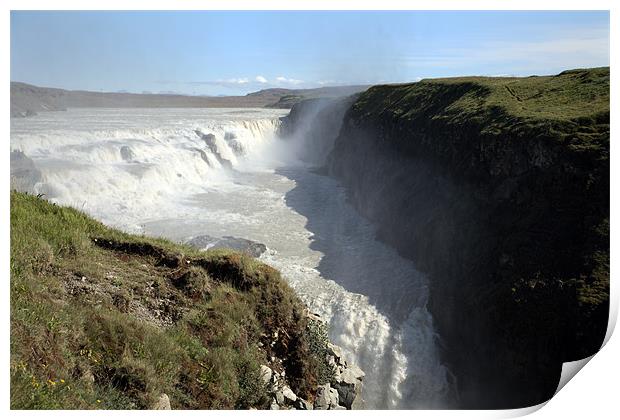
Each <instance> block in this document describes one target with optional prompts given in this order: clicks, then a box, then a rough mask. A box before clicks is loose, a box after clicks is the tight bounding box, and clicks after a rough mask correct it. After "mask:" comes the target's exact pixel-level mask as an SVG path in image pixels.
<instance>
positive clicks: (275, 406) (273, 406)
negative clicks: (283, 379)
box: [269, 398, 280, 410]
mask: <svg viewBox="0 0 620 420" xmlns="http://www.w3.org/2000/svg"><path fill="white" fill-rule="evenodd" d="M269 409H270V410H279V409H280V406H279V405H278V402H277V401H276V399H275V398H273V399H272V400H271V405H270V406H269Z"/></svg>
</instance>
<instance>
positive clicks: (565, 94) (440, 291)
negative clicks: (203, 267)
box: [285, 68, 609, 408]
mask: <svg viewBox="0 0 620 420" xmlns="http://www.w3.org/2000/svg"><path fill="white" fill-rule="evenodd" d="M349 101H350V102H352V105H351V106H350V107H349V108H348V109H347V110H346V113H345V114H344V117H343V119H342V121H341V123H340V124H334V123H333V121H331V120H332V119H334V118H335V116H338V115H337V113H334V112H329V111H327V112H325V111H323V117H322V118H326V119H327V121H328V122H327V123H325V124H322V122H321V121H322V119H321V118H320V117H317V115H319V114H320V111H316V109H314V108H316V107H311V106H310V107H309V106H307V105H306V108H307V109H306V110H304V109H303V108H302V107H303V103H302V104H301V105H298V106H297V108H298V109H297V110H296V109H295V107H294V108H293V110H292V111H291V117H290V119H291V121H290V122H294V121H297V124H296V126H298V127H300V126H302V125H303V124H301V123H300V121H304V118H303V117H302V116H300V115H298V114H303V113H304V111H305V112H306V113H307V114H308V115H312V118H311V119H312V120H313V121H314V122H313V123H312V125H314V126H318V127H333V126H335V125H337V126H339V127H338V130H337V131H332V132H330V133H324V132H323V133H322V135H323V137H322V140H321V141H322V142H324V143H326V144H328V145H329V147H331V146H332V143H333V149H332V150H331V153H330V154H329V156H328V158H327V163H326V165H325V169H326V170H327V172H328V173H329V174H330V175H331V176H334V177H336V178H338V179H339V180H341V182H342V183H343V185H344V186H345V187H346V188H347V191H348V194H349V198H350V200H351V202H352V203H353V204H354V205H355V206H356V208H357V209H358V210H359V211H360V212H361V213H362V214H363V215H364V216H366V217H367V218H369V219H370V220H371V221H372V222H374V224H375V225H376V227H377V235H378V237H379V238H380V239H381V240H382V241H384V242H386V243H388V244H390V245H391V246H394V247H395V248H396V249H397V250H398V251H399V253H401V255H403V256H405V257H407V258H410V259H411V260H413V261H414V262H415V263H416V265H417V266H418V268H419V269H420V270H422V271H424V272H425V273H427V274H428V275H429V277H430V283H431V285H430V287H431V293H430V295H431V298H430V303H429V309H430V310H431V312H432V313H433V316H434V319H435V323H436V325H437V327H438V329H439V334H440V336H441V339H440V340H441V345H442V348H443V350H444V359H445V361H446V363H448V365H449V366H450V368H451V370H452V371H453V373H454V374H455V375H456V377H457V381H458V388H459V389H458V391H459V402H458V404H459V406H460V407H463V408H516V407H524V406H529V405H534V404H538V403H540V402H543V401H545V400H547V399H548V398H550V397H551V396H552V395H553V393H554V391H555V389H556V386H557V383H558V380H559V375H560V371H561V367H562V363H563V362H564V361H570V360H576V359H580V358H583V357H586V356H589V355H591V354H593V353H594V352H596V351H597V350H598V349H599V348H600V346H601V344H602V341H603V338H604V335H605V332H606V328H607V318H608V305H609V303H608V302H609V68H597V69H586V70H572V71H567V72H563V73H561V74H559V75H557V76H548V77H529V78H476V77H470V78H453V79H434V80H424V81H421V82H418V83H413V84H405V85H386V86H375V87H372V88H370V89H369V90H367V91H366V92H364V93H362V94H360V95H359V96H357V97H354V98H350V99H349ZM342 103H343V102H342V101H341V104H342ZM331 106H332V107H333V106H335V105H333V103H332V105H331ZM323 108H325V107H323ZM327 108H328V107H327ZM308 109H312V112H309V111H308ZM308 120H309V119H306V121H308ZM285 125H286V124H285ZM316 130H317V129H314V130H309V131H310V132H316ZM306 131H308V130H307V129H306ZM319 131H321V130H319ZM315 138H316V137H312V138H311V139H310V140H313V139H315ZM326 139H327V140H326ZM321 147H323V146H321Z"/></svg>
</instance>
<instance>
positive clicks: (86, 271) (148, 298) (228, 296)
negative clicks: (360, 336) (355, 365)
mask: <svg viewBox="0 0 620 420" xmlns="http://www.w3.org/2000/svg"><path fill="white" fill-rule="evenodd" d="M303 310H304V307H303V305H302V304H301V302H300V301H299V300H298V298H297V297H296V296H295V295H294V293H293V292H292V290H291V289H290V288H289V287H288V286H287V284H286V283H285V282H284V281H283V280H282V279H281V278H280V275H279V273H278V272H277V271H276V270H274V269H272V268H271V267H268V266H266V265H264V264H262V263H260V262H258V261H256V260H254V259H252V258H251V257H249V256H246V255H242V254H237V253H234V252H232V251H230V252H228V251H217V252H208V253H203V252H198V251H196V250H194V249H192V248H189V247H186V246H183V245H179V244H176V243H172V242H170V241H166V240H164V239H155V238H147V237H142V236H134V235H128V234H125V233H123V232H120V231H117V230H114V229H110V228H108V227H106V226H104V225H102V224H101V223H99V222H97V221H95V220H93V219H91V218H89V217H88V216H86V215H84V214H83V213H80V212H79V211H76V210H74V209H71V208H66V207H60V206H56V205H53V204H51V203H48V202H46V201H44V200H42V199H39V198H37V197H34V196H30V195H26V194H22V193H17V192H12V193H11V366H10V368H11V407H12V408H15V409H33V408H36V409H56V408H64V409H74V408H81V409H97V408H107V409H131V408H149V407H151V406H152V405H153V404H154V402H155V401H157V399H158V398H159V396H160V395H161V394H162V393H166V394H168V395H169V396H170V400H171V404H172V407H173V408H249V407H257V408H264V407H266V405H267V404H268V398H267V392H266V389H265V387H264V386H263V384H262V383H261V381H260V379H259V370H260V364H269V360H270V358H271V356H276V357H278V358H281V359H285V362H284V364H285V366H284V367H286V371H287V377H288V379H289V382H290V384H291V386H292V387H293V389H294V391H296V392H297V393H298V394H299V395H301V396H304V397H306V398H312V390H313V389H314V388H315V387H316V381H317V378H318V377H319V367H318V366H317V365H316V362H315V359H316V358H315V357H314V356H313V355H312V354H311V348H314V347H315V346H314V345H313V343H312V342H311V341H310V340H309V337H310V336H309V335H308V334H307V333H306V332H305V331H306V327H307V319H306V318H305V317H304V316H303ZM274 331H279V333H280V336H281V337H283V338H281V339H279V340H278V342H277V343H276V345H275V346H274V347H273V348H271V347H269V346H268V342H270V341H271V340H272V339H271V334H272V333H273V332H274ZM310 338H311V337H310ZM274 367H275V366H274Z"/></svg>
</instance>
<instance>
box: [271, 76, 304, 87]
mask: <svg viewBox="0 0 620 420" xmlns="http://www.w3.org/2000/svg"><path fill="white" fill-rule="evenodd" d="M276 82H277V83H278V84H281V85H293V86H297V85H301V84H302V83H304V81H303V80H299V79H289V78H288V77H284V76H278V77H276Z"/></svg>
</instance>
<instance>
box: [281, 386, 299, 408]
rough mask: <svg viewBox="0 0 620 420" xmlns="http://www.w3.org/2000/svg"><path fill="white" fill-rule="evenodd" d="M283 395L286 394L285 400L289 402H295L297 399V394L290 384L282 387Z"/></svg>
mask: <svg viewBox="0 0 620 420" xmlns="http://www.w3.org/2000/svg"><path fill="white" fill-rule="evenodd" d="M282 395H283V396H284V402H285V403H287V404H293V403H294V402H295V401H297V395H295V393H294V392H293V390H291V388H289V387H288V386H284V387H283V388H282Z"/></svg>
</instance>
